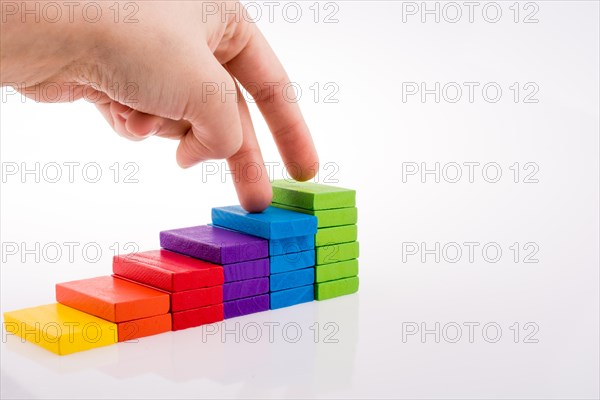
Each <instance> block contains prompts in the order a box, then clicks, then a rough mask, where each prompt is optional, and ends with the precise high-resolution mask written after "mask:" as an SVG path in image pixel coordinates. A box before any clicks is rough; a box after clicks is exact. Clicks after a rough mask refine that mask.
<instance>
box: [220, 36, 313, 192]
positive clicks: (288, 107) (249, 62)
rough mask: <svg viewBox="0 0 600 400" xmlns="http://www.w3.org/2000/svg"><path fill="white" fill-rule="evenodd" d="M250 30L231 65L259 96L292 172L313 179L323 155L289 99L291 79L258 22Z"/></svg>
mask: <svg viewBox="0 0 600 400" xmlns="http://www.w3.org/2000/svg"><path fill="white" fill-rule="evenodd" d="M248 29H249V30H250V35H249V40H248V42H247V44H246V46H244V48H243V49H242V51H241V52H240V53H239V54H238V55H237V56H235V57H234V58H233V59H231V60H229V61H228V62H227V67H228V69H229V70H230V71H231V73H232V74H233V75H234V76H235V77H236V78H237V80H238V81H239V82H240V83H241V84H242V86H244V88H245V89H246V90H247V91H248V93H250V95H251V96H252V97H253V98H254V99H255V101H256V104H257V105H258V108H259V109H260V111H261V113H262V115H263V116H264V118H265V120H266V122H267V124H268V126H269V129H270V130H271V133H272V134H273V138H274V139H275V143H276V144H277V148H278V150H279V153H280V154H281V156H282V158H283V161H284V163H285V164H286V166H287V167H288V171H289V173H290V175H291V176H292V177H293V178H294V179H296V180H299V181H305V180H308V179H311V178H312V177H313V176H315V174H316V172H317V170H318V163H319V158H318V155H317V150H316V149H315V146H314V143H313V140H312V137H311V135H310V131H309V130H308V126H307V125H306V122H305V121H304V118H303V117H302V113H301V112H300V107H299V106H298V104H297V102H294V101H290V99H287V98H286V93H285V91H284V88H288V87H289V85H290V79H289V77H288V75H287V73H286V72H285V69H284V68H283V65H281V62H279V60H278V59H277V56H276V55H275V53H274V52H273V49H271V47H270V46H269V44H268V43H267V41H266V39H265V38H264V36H263V35H262V33H261V32H260V31H259V29H258V28H257V27H256V25H254V24H250V26H249V27H248ZM291 166H293V168H292V167H291Z"/></svg>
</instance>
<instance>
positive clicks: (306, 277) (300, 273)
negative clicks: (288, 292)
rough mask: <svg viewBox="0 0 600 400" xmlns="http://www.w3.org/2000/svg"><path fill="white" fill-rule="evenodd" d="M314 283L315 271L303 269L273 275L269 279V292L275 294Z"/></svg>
mask: <svg viewBox="0 0 600 400" xmlns="http://www.w3.org/2000/svg"><path fill="white" fill-rule="evenodd" d="M313 283H315V269H314V268H304V269H299V270H297V271H290V272H282V273H281V274H273V275H271V277H270V282H269V290H271V292H276V291H278V290H285V289H291V288H296V287H299V286H304V285H310V284H313Z"/></svg>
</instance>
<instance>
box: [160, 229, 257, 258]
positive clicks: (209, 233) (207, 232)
mask: <svg viewBox="0 0 600 400" xmlns="http://www.w3.org/2000/svg"><path fill="white" fill-rule="evenodd" d="M160 245H161V247H163V248H165V249H167V250H171V251H174V252H177V253H181V254H185V255H186V256H190V257H195V258H199V259H201V260H205V261H208V262H212V263H215V264H219V265H223V264H233V263H239V262H242V261H250V260H257V259H259V258H266V257H268V256H269V244H268V241H267V240H265V239H261V238H258V237H254V236H250V235H245V234H243V233H240V232H234V231H232V230H229V229H222V228H219V227H216V226H212V225H203V226H193V227H190V228H181V229H173V230H170V231H163V232H161V233H160Z"/></svg>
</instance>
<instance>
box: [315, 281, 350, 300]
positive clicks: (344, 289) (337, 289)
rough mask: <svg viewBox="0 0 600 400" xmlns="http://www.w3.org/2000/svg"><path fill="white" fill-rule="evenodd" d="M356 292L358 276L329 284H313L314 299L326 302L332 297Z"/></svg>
mask: <svg viewBox="0 0 600 400" xmlns="http://www.w3.org/2000/svg"><path fill="white" fill-rule="evenodd" d="M357 291H358V276H353V277H351V278H344V279H338V280H335V281H329V282H321V283H317V284H315V299H317V300H327V299H332V298H334V297H339V296H344V295H347V294H352V293H356V292H357Z"/></svg>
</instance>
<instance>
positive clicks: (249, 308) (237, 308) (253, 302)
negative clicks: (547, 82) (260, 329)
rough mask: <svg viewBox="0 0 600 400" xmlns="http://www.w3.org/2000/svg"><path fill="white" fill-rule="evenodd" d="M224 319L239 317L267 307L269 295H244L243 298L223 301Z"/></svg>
mask: <svg viewBox="0 0 600 400" xmlns="http://www.w3.org/2000/svg"><path fill="white" fill-rule="evenodd" d="M223 308H224V315H225V319H229V318H235V317H241V316H242V315H248V314H254V313H257V312H261V311H267V310H268V309H269V295H268V294H261V295H260V296H253V297H246V298H244V299H238V300H232V301H226V302H225V303H223Z"/></svg>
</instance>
